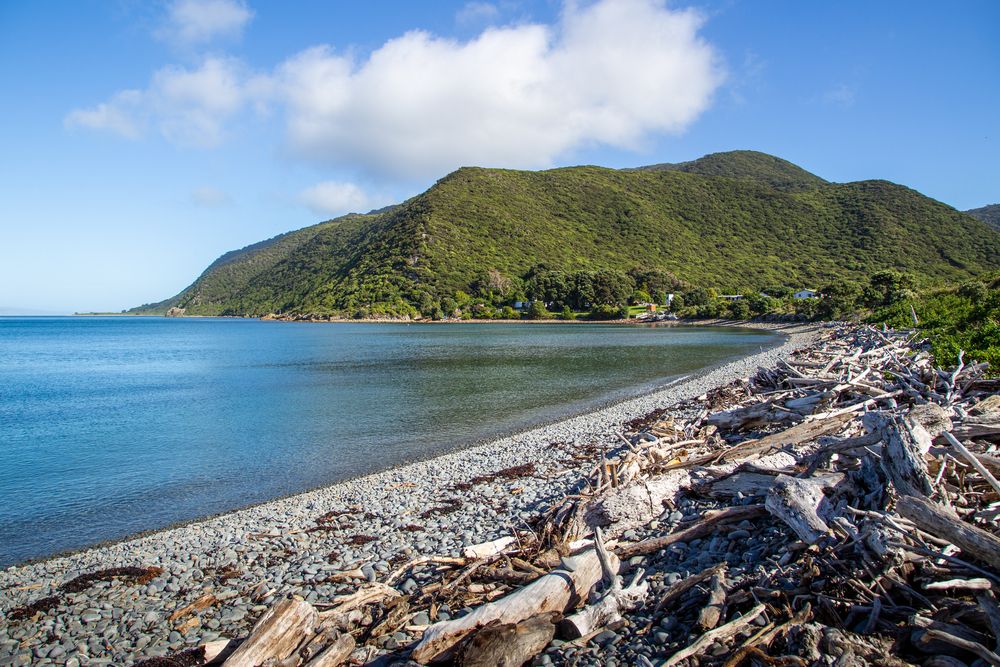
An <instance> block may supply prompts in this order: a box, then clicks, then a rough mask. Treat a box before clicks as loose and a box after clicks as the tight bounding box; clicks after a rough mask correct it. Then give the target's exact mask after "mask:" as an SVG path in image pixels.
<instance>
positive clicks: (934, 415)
mask: <svg viewBox="0 0 1000 667" xmlns="http://www.w3.org/2000/svg"><path fill="white" fill-rule="evenodd" d="M907 416H908V417H909V418H910V419H911V420H913V421H915V422H916V423H918V424H920V425H921V426H923V427H924V429H925V430H926V431H927V432H928V433H929V434H930V436H931V437H932V438H936V437H938V436H939V435H941V434H942V433H945V432H947V431H950V430H951V429H952V427H953V424H952V422H951V417H949V416H948V411H947V410H945V409H944V408H942V407H941V406H940V405H938V404H937V403H924V404H923V405H917V406H915V407H913V408H912V409H911V410H910V413H909V414H908V415H907Z"/></svg>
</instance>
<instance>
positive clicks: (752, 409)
mask: <svg viewBox="0 0 1000 667" xmlns="http://www.w3.org/2000/svg"><path fill="white" fill-rule="evenodd" d="M801 419H802V415H800V414H799V413H798V412H795V411H794V410H787V409H785V408H784V407H782V406H781V405H778V404H777V403H776V402H774V401H767V402H764V403H754V404H752V405H748V406H746V407H742V408H735V409H733V410H724V411H722V412H716V413H714V414H711V415H709V416H708V418H707V419H706V420H705V421H706V423H708V424H709V425H710V426H715V427H717V428H720V429H726V430H727V431H739V430H743V429H747V428H751V427H753V426H758V425H760V424H774V423H776V422H796V421H800V420H801Z"/></svg>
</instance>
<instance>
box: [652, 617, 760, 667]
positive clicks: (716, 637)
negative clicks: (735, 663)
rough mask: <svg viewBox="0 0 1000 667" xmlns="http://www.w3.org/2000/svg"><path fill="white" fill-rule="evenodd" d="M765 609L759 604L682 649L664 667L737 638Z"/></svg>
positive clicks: (671, 666)
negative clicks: (720, 642)
mask: <svg viewBox="0 0 1000 667" xmlns="http://www.w3.org/2000/svg"><path fill="white" fill-rule="evenodd" d="M765 609H766V606H765V605H763V604H759V605H757V606H756V607H754V608H753V609H751V610H750V611H748V612H747V613H746V614H744V615H743V616H740V617H739V618H737V619H735V620H732V621H730V622H728V623H726V624H725V625H721V626H719V627H717V628H715V629H714V630H709V631H708V632H706V633H705V634H703V635H702V636H701V637H699V638H698V639H697V640H696V641H695V642H694V643H693V644H691V645H690V646H687V647H686V648H682V649H681V650H680V651H678V652H677V653H674V654H673V655H672V656H670V657H669V658H668V659H667V661H666V662H664V663H663V667H673V665H678V664H680V663H681V662H682V661H683V660H686V659H687V658H690V657H691V656H693V655H700V654H701V653H702V652H704V651H705V650H706V649H707V648H708V647H709V646H711V645H712V644H714V643H715V642H717V641H723V640H726V639H729V638H730V637H735V636H736V635H738V634H739V633H740V632H742V631H743V630H744V629H745V628H746V627H747V626H748V625H750V624H751V623H752V622H753V620H754V619H755V618H757V617H758V616H760V615H761V614H762V613H764V610H765Z"/></svg>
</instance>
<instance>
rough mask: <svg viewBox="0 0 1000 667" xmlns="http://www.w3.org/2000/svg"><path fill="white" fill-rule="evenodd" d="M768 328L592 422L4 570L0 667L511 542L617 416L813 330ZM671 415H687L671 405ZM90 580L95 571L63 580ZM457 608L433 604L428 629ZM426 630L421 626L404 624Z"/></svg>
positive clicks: (171, 643) (149, 634) (604, 441)
mask: <svg viewBox="0 0 1000 667" xmlns="http://www.w3.org/2000/svg"><path fill="white" fill-rule="evenodd" d="M764 326H767V327H768V328H774V329H777V330H780V331H784V332H785V333H787V334H788V339H787V340H786V341H785V342H784V343H783V344H782V345H780V346H777V347H774V348H772V349H770V350H767V351H764V352H761V353H759V354H756V355H751V356H749V357H746V358H743V359H740V360H737V361H734V362H731V363H728V364H725V365H723V366H720V367H717V368H714V369H712V370H709V371H708V372H704V373H702V374H699V375H697V376H694V377H690V378H686V379H683V380H682V381H679V382H677V383H675V384H672V385H671V386H669V387H666V388H664V389H661V390H659V391H656V392H654V393H651V394H648V395H646V396H642V397H639V398H634V399H630V400H627V401H624V402H621V403H618V404H616V405H613V406H610V407H607V408H604V409H601V410H598V411H595V412H593V413H590V414H586V415H582V416H579V417H575V418H572V419H567V420H564V421H561V422H558V423H555V424H551V425H548V426H544V427H541V428H537V429H534V430H531V431H527V432H525V433H521V434H518V435H515V436H511V437H508V438H504V439H502V440H499V441H496V442H493V443H489V444H486V445H482V446H478V447H473V448H470V449H466V450H462V451H459V452H455V453H452V454H449V455H445V456H442V457H439V458H435V459H432V460H429V461H424V462H420V463H415V464H410V465H406V466H402V467H399V468H395V469H392V470H389V471H386V472H383V473H379V474H375V475H370V476H367V477H363V478H360V479H357V480H353V481H349V482H345V483H341V484H338V485H335V486H331V487H328V488H324V489H320V490H317V491H312V492H308V493H304V494H300V495H296V496H293V497H290V498H285V499H282V500H278V501H274V502H270V503H266V504H263V505H260V506H257V507H253V508H250V509H247V510H243V511H238V512H234V513H231V514H226V515H223V516H220V517H216V518H212V519H209V520H206V521H201V522H197V523H192V524H190V525H186V526H182V527H179V528H175V529H171V530H167V531H163V532H159V533H155V534H152V535H148V536H145V537H141V538H138V539H133V540H129V541H125V542H121V543H117V544H113V545H109V546H104V547H101V548H97V549H92V550H89V551H84V552H81V553H77V554H73V555H70V556H66V557H59V558H54V559H51V560H47V561H44V562H40V563H34V564H29V565H23V566H16V567H11V568H8V569H7V570H5V571H3V572H0V667H5V666H6V665H29V664H37V665H46V664H57V665H71V666H74V667H76V666H79V665H122V664H131V663H133V662H136V661H138V660H141V659H143V658H148V657H155V656H164V655H168V654H172V653H175V652H177V651H179V650H183V649H184V648H187V647H192V646H197V645H199V644H203V643H205V642H208V641H212V640H214V639H217V638H219V637H228V638H232V637H241V636H245V635H246V634H247V633H248V632H249V630H250V628H251V627H252V626H253V624H254V623H255V621H257V619H258V618H259V617H260V616H261V615H262V614H263V613H264V612H265V611H266V610H267V609H268V608H269V607H270V606H271V605H272V604H273V603H275V602H276V601H278V600H281V599H282V598H285V597H287V596H289V595H296V596H300V597H301V598H303V599H304V600H306V601H308V602H311V603H315V604H318V605H319V604H322V603H324V602H326V601H329V600H331V599H333V598H334V597H336V596H338V595H343V594H345V593H349V592H351V591H352V590H355V589H356V588H357V586H358V585H359V584H361V583H363V582H365V581H366V580H367V581H369V582H374V581H379V580H381V579H384V578H385V577H386V575H387V574H388V573H390V572H391V571H392V570H393V569H394V568H395V567H397V566H398V565H399V564H400V563H403V562H406V561H408V560H410V559H412V558H414V557H417V556H421V555H435V556H455V557H457V556H460V555H461V554H462V551H463V549H464V548H466V547H468V546H470V545H474V544H479V543H483V542H487V541H490V540H494V539H497V538H500V537H501V536H504V535H509V534H511V533H512V531H513V529H515V528H519V527H520V526H522V525H524V524H526V523H527V522H530V521H531V520H532V519H534V518H535V517H536V516H537V514H538V512H540V511H542V510H544V509H545V508H547V507H549V506H551V505H552V504H553V503H555V502H557V501H559V500H560V499H561V498H562V497H563V496H565V494H566V493H567V492H569V491H570V490H571V488H572V486H573V485H574V484H575V483H577V481H578V480H579V478H580V476H581V474H582V473H583V472H585V471H589V470H590V469H591V468H592V467H593V460H592V454H593V452H598V451H602V450H608V449H611V448H614V447H618V446H620V440H619V436H618V433H620V432H621V430H622V426H623V424H625V423H626V422H628V421H630V420H633V419H636V418H638V417H642V416H644V415H647V414H649V413H650V412H652V411H654V410H664V409H666V408H669V407H670V406H672V405H674V404H676V403H678V402H679V401H682V400H684V399H689V398H693V397H696V396H699V395H701V394H704V393H705V392H706V391H708V390H710V389H712V388H715V387H718V386H720V385H724V384H726V383H728V382H730V381H732V380H734V379H738V378H746V377H749V376H751V375H753V374H754V373H755V372H756V371H757V369H758V368H759V367H762V366H763V367H773V366H775V365H776V364H777V363H778V362H779V360H781V359H783V358H785V357H787V355H789V354H790V353H791V352H792V351H793V350H795V349H798V348H801V347H803V346H806V345H808V344H809V343H810V342H811V341H812V340H814V338H815V337H816V336H817V335H819V331H820V330H819V329H817V328H814V327H805V326H799V327H795V326H787V325H764ZM676 416H677V418H678V419H680V418H685V417H690V415H686V414H683V410H681V409H678V412H677V415H676ZM581 452H583V453H587V454H588V455H586V456H580V454H581ZM498 473H499V474H498ZM678 514H682V513H678ZM676 518H677V519H678V520H680V519H681V518H682V516H678V517H676ZM109 568H124V569H121V570H117V571H115V570H110V571H109V570H108V569H109ZM345 571H355V572H356V574H357V576H356V577H354V578H347V579H345V578H344V577H343V576H341V574H339V573H343V572H345ZM88 574H90V575H93V576H91V577H90V578H88V579H85V580H77V581H76V582H75V583H73V584H72V585H68V584H69V583H70V582H72V581H73V580H74V579H76V578H78V577H80V576H81V575H88ZM335 575H336V576H335ZM397 585H398V587H399V588H400V590H402V591H404V592H406V591H408V590H411V591H412V590H413V589H415V588H416V587H417V586H418V582H417V581H414V580H413V579H409V578H404V579H403V580H402V581H401V582H397ZM200 601H201V602H200ZM205 601H207V602H205ZM199 604H204V606H203V607H199V606H198V605H199ZM465 611H467V610H461V609H447V608H441V609H439V610H437V614H436V618H435V619H434V620H443V619H447V618H449V617H451V616H458V615H461V614H462V613H464V612H465ZM181 612H183V613H181ZM195 612H196V613H195ZM430 620H431V619H424V618H416V619H413V624H414V625H426V624H428V622H429V621H430ZM605 639H606V638H605ZM394 641H399V642H404V641H407V637H406V636H405V635H401V636H400V637H399V638H398V639H397V640H393V639H391V638H390V640H389V642H388V644H389V645H388V646H385V648H387V649H392V648H394V646H393V645H391V644H392V642H394ZM605 664H611V663H605Z"/></svg>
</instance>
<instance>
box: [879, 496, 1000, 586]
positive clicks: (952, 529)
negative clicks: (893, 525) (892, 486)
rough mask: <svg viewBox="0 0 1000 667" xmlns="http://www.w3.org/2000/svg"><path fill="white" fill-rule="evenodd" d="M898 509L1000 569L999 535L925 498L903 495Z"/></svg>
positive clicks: (963, 549) (923, 528) (936, 533)
mask: <svg viewBox="0 0 1000 667" xmlns="http://www.w3.org/2000/svg"><path fill="white" fill-rule="evenodd" d="M896 510H897V511H898V512H899V513H900V515H901V516H903V517H905V518H907V519H909V520H910V521H912V522H913V523H914V524H915V525H916V526H917V527H918V528H920V529H921V530H923V531H925V532H927V533H930V534H931V535H934V536H937V537H940V538H942V539H945V540H947V541H948V542H951V543H952V544H954V545H955V546H956V547H958V548H959V549H961V550H962V551H963V552H965V553H967V554H969V555H971V556H973V557H974V558H977V559H979V560H981V561H983V562H985V563H988V564H989V565H991V566H992V567H994V568H996V569H998V570H1000V537H997V536H996V535H994V534H992V533H988V532H986V531H985V530H982V529H981V528H976V527H975V526H972V525H969V524H968V523H966V522H964V521H962V520H961V519H960V518H958V517H957V516H955V515H954V514H952V513H950V512H948V511H947V510H945V509H943V508H942V507H940V506H938V505H935V504H933V503H931V502H929V501H927V500H925V499H923V498H914V497H901V498H900V499H899V500H898V501H897V502H896Z"/></svg>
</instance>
